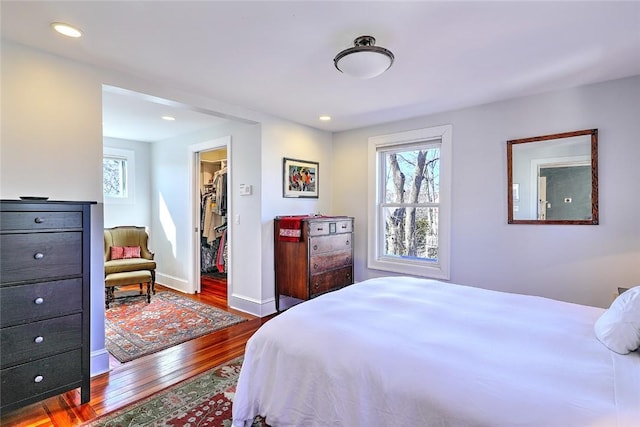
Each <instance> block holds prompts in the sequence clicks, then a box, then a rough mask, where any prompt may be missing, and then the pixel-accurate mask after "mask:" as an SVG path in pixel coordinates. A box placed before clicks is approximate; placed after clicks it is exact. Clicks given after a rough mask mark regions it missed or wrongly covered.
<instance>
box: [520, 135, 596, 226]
mask: <svg viewBox="0 0 640 427" xmlns="http://www.w3.org/2000/svg"><path fill="white" fill-rule="evenodd" d="M597 143H598V130H597V129H589V130H583V131H576V132H566V133H561V134H554V135H545V136H539V137H533V138H524V139H516V140H511V141H507V170H508V188H509V189H510V190H509V193H508V209H509V211H508V212H509V218H508V222H509V223H510V224H597V223H598V173H597V147H598V145H597Z"/></svg>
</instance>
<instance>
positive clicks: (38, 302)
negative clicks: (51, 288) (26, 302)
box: [33, 297, 44, 305]
mask: <svg viewBox="0 0 640 427" xmlns="http://www.w3.org/2000/svg"><path fill="white" fill-rule="evenodd" d="M33 302H35V303H36V304H38V305H40V304H42V303H44V298H42V297H38V298H36V299H35V300H34V301H33Z"/></svg>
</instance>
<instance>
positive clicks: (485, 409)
mask: <svg viewBox="0 0 640 427" xmlns="http://www.w3.org/2000/svg"><path fill="white" fill-rule="evenodd" d="M603 312H604V310H603V309H599V308H594V307H587V306H581V305H576V304H570V303H565V302H560V301H554V300H550V299H545V298H540V297H531V296H524V295H516V294H509V293H502V292H495V291H487V290H483V289H479V288H474V287H467V286H460V285H454V284H450V283H443V282H438V281H433V280H422V279H414V278H407V277H403V278H397V277H396V278H380V279H372V280H368V281H365V282H361V283H358V284H355V285H352V286H349V287H347V288H344V289H342V290H340V291H337V292H333V293H329V294H326V295H323V296H321V297H318V298H316V299H313V300H310V301H307V302H305V303H303V304H299V305H297V306H295V307H293V308H291V309H289V310H287V311H286V312H284V313H282V314H280V315H279V316H277V317H275V318H274V319H272V320H270V321H269V322H267V323H266V324H265V325H263V326H262V327H261V328H260V329H259V330H258V332H256V334H255V335H254V336H253V337H252V338H251V339H250V340H249V342H248V343H247V347H246V352H245V359H244V363H243V366H242V371H241V373H240V378H239V381H238V386H237V389H236V394H235V398H234V402H233V425H234V426H237V427H240V426H250V425H251V420H253V418H254V416H255V415H262V416H265V417H266V420H267V423H269V424H270V425H271V426H274V427H284V426H295V427H302V426H319V427H320V426H322V427H326V426H345V427H354V426H367V427H371V426H381V427H382V426H384V427H388V426H394V427H395V426H399V427H404V426H407V427H409V426H411V427H413V426H492V427H494V426H509V427H511V426H532V427H533V426H535V427H540V426H547V427H549V426H562V427H567V426H580V427H582V426H625V427H627V426H640V354H638V352H633V353H630V354H627V355H619V354H616V353H614V352H612V351H610V350H609V349H607V348H606V347H605V346H604V345H603V344H601V343H600V342H599V341H598V340H597V339H596V337H595V334H594V323H595V321H596V320H597V318H598V317H599V316H600V315H601V314H602V313H603Z"/></svg>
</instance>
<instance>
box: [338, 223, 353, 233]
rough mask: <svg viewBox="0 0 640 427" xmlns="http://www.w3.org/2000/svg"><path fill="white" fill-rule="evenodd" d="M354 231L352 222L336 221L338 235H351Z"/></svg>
mask: <svg viewBox="0 0 640 427" xmlns="http://www.w3.org/2000/svg"><path fill="white" fill-rule="evenodd" d="M352 231H353V222H352V221H350V220H348V221H347V220H345V221H336V233H351V232H352Z"/></svg>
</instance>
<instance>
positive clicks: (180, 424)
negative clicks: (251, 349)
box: [83, 357, 268, 427]
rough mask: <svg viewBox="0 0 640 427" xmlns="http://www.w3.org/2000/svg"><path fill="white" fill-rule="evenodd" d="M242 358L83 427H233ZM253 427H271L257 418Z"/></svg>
mask: <svg viewBox="0 0 640 427" xmlns="http://www.w3.org/2000/svg"><path fill="white" fill-rule="evenodd" d="M241 367H242V357H239V358H236V359H234V360H232V361H230V362H228V363H226V364H224V365H221V366H218V367H216V368H213V369H210V370H208V371H206V372H204V373H202V374H200V375H198V376H195V377H193V378H191V379H188V380H186V381H183V382H181V383H179V384H176V385H174V386H172V387H169V388H168V389H166V390H163V391H161V392H158V393H156V394H154V395H153V396H151V397H148V398H146V399H143V400H141V401H140V402H137V403H134V404H132V405H129V406H126V407H124V408H123V409H120V410H117V411H115V412H112V413H110V414H107V415H104V416H102V417H100V418H98V419H96V420H94V421H90V422H88V423H85V424H83V427H97V426H101V427H102V426H105V427H121V426H173V427H187V426H199V427H230V426H231V421H232V420H231V404H232V400H233V396H234V393H235V389H236V384H237V382H238V375H239V374H240V368H241ZM253 427H268V426H267V425H266V424H265V423H264V420H263V419H261V418H259V417H257V418H256V419H255V420H254V423H253Z"/></svg>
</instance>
